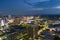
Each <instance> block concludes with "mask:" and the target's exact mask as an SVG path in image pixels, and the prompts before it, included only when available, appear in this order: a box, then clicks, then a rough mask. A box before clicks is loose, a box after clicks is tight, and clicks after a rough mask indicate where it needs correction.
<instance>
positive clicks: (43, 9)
mask: <svg viewBox="0 0 60 40" xmlns="http://www.w3.org/2000/svg"><path fill="white" fill-rule="evenodd" d="M31 10H44V8H32V9H31Z"/></svg>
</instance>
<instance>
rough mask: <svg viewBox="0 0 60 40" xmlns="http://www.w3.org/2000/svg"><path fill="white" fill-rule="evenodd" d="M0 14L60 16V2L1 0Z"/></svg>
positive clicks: (53, 0)
mask: <svg viewBox="0 0 60 40" xmlns="http://www.w3.org/2000/svg"><path fill="white" fill-rule="evenodd" d="M0 14H2V15H41V14H44V15H46V14H49V15H50V14H60V0H0Z"/></svg>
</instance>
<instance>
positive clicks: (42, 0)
mask: <svg viewBox="0 0 60 40" xmlns="http://www.w3.org/2000/svg"><path fill="white" fill-rule="evenodd" d="M45 1H50V0H40V2H45Z"/></svg>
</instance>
